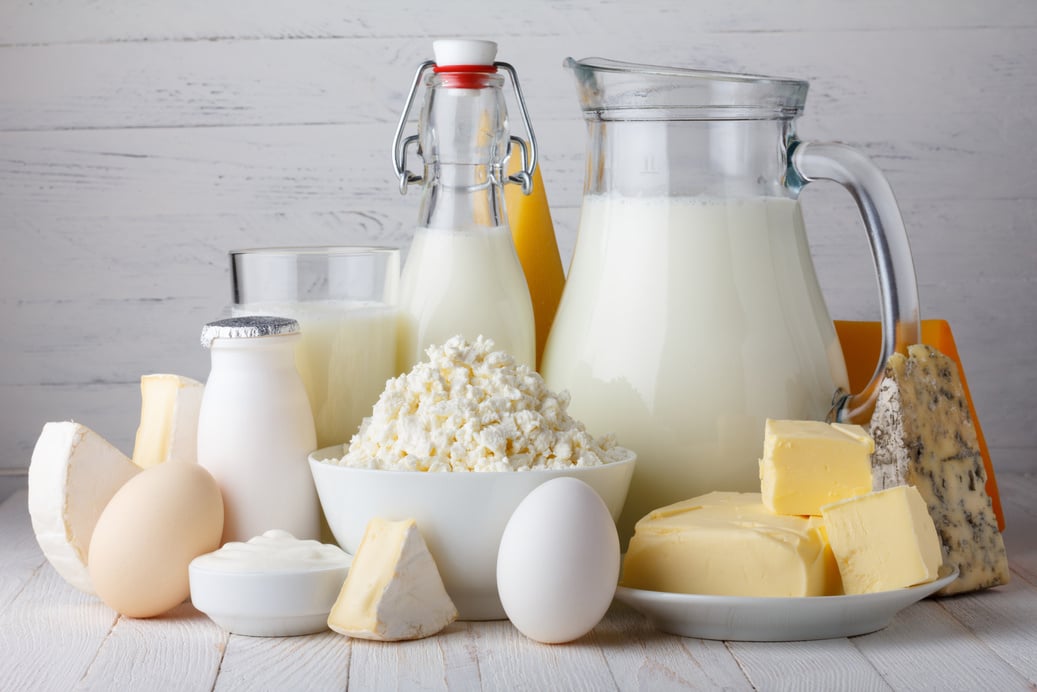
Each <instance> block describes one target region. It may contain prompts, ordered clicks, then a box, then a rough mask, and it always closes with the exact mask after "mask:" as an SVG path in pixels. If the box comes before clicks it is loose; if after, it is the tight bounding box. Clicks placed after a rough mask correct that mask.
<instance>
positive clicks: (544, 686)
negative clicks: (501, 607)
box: [475, 621, 618, 690]
mask: <svg viewBox="0 0 1037 692" xmlns="http://www.w3.org/2000/svg"><path fill="white" fill-rule="evenodd" d="M475 643H476V644H477V646H478V655H479V675H480V680H481V682H482V687H483V688H484V689H491V690H503V689H525V690H548V689H556V690H611V689H617V684H618V683H617V681H616V680H615V678H614V677H613V675H612V672H611V671H610V669H609V665H608V663H607V662H606V660H605V654H604V652H603V651H602V649H601V648H599V647H598V646H596V645H595V642H594V639H593V637H592V636H591V635H588V636H585V637H582V638H581V639H578V640H577V641H575V642H570V643H568V644H553V645H552V644H540V643H538V642H535V641H533V640H532V639H528V638H527V637H525V636H524V635H523V634H521V633H520V632H519V631H518V630H517V629H515V627H514V626H512V624H511V623H510V622H508V621H498V622H489V623H483V624H480V625H479V628H478V630H477V638H476V640H475Z"/></svg>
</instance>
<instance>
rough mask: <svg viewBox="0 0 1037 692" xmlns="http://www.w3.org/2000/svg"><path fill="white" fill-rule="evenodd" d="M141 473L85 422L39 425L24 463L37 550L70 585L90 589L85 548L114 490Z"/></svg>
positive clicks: (87, 591) (85, 590)
mask: <svg viewBox="0 0 1037 692" xmlns="http://www.w3.org/2000/svg"><path fill="white" fill-rule="evenodd" d="M138 472H140V467H139V466H137V465H136V464H134V463H133V462H132V461H130V460H129V458H127V457H126V455H124V454H123V453H122V452H120V451H119V450H118V449H116V448H115V447H113V446H112V445H111V444H109V443H108V441H107V440H105V439H104V438H103V437H101V436H100V435H98V434H97V433H95V432H94V431H93V430H91V429H90V428H88V427H86V426H85V425H80V424H79V423H74V422H72V421H64V422H59V423H47V424H46V425H44V426H43V432H42V433H40V437H39V439H38V440H37V441H36V447H35V449H34V450H33V452H32V461H31V462H30V463H29V516H30V518H31V520H32V530H33V532H34V533H35V534H36V541H37V542H38V543H39V545H40V550H42V551H43V555H44V556H45V557H46V558H47V560H48V561H49V562H50V564H51V565H52V566H53V567H54V569H55V570H57V572H58V574H60V575H61V576H62V578H64V579H65V581H67V582H68V583H69V584H71V585H72V586H74V587H76V588H77V589H79V590H80V591H83V592H85V593H89V594H92V593H94V590H93V586H92V585H91V583H90V574H89V572H87V567H86V565H87V551H88V549H89V547H90V538H91V536H93V533H94V525H96V524H97V519H98V517H99V516H100V515H101V511H102V510H103V509H104V508H105V505H107V504H108V501H109V500H111V499H112V496H113V495H115V491H117V490H118V489H119V488H121V487H122V485H123V484H124V483H125V482H126V481H128V480H129V479H130V478H132V477H133V476H135V475H136V474H137V473H138Z"/></svg>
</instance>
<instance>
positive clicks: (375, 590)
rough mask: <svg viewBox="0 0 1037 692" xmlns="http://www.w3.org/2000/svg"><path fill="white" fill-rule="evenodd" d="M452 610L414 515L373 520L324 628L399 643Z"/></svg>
mask: <svg viewBox="0 0 1037 692" xmlns="http://www.w3.org/2000/svg"><path fill="white" fill-rule="evenodd" d="M456 619H457V608H455V607H454V602H453V601H452V600H450V596H448V595H447V592H446V588H445V587H444V586H443V579H442V578H441V577H440V575H439V569H438V568H437V567H436V562H435V560H434V559H433V558H432V554H431V553H430V552H429V550H428V546H427V545H426V544H425V539H423V538H422V537H421V533H419V532H418V527H417V524H416V523H415V522H414V520H413V519H406V520H403V521H387V520H385V519H378V518H375V519H372V520H371V521H370V522H369V523H368V525H367V528H366V529H365V531H364V537H363V539H362V540H361V542H360V547H359V548H357V552H356V555H354V556H353V564H352V566H351V567H350V568H349V574H348V575H347V576H346V581H345V583H344V584H343V585H342V590H341V591H340V592H339V595H338V600H337V601H335V605H334V606H332V609H331V614H330V615H329V616H328V627H330V628H331V629H333V630H335V631H336V632H338V633H340V634H345V635H348V636H350V637H358V638H361V639H376V640H379V641H398V640H403V639H421V638H422V637H428V636H430V635H433V634H436V633H437V632H439V631H440V630H442V629H443V628H444V627H446V626H447V625H449V624H450V623H451V622H453V621H454V620H456Z"/></svg>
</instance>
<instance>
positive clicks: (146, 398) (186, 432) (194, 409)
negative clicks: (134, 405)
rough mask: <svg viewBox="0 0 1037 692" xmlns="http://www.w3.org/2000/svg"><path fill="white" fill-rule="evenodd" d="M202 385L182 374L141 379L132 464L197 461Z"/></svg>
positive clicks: (146, 465) (203, 386) (203, 388)
mask: <svg viewBox="0 0 1037 692" xmlns="http://www.w3.org/2000/svg"><path fill="white" fill-rule="evenodd" d="M204 390H205V385H203V384H202V383H201V382H198V381H197V380H192V379H191V378H190V377H183V376H181V375H168V374H155V375H144V376H142V377H141V378H140V399H141V404H140V425H139V426H138V427H137V437H136V440H135V441H134V444H133V463H135V464H137V465H138V466H141V467H143V468H148V467H150V466H154V465H155V464H161V463H164V462H166V461H170V460H176V461H186V462H192V463H193V462H195V461H197V459H198V411H199V410H200V409H201V407H202V392H203V391H204Z"/></svg>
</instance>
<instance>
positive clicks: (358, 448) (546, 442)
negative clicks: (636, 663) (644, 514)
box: [309, 337, 636, 620]
mask: <svg viewBox="0 0 1037 692" xmlns="http://www.w3.org/2000/svg"><path fill="white" fill-rule="evenodd" d="M426 354H427V358H426V360H423V361H422V362H420V363H418V364H417V365H415V366H414V368H412V369H411V370H410V371H409V372H407V373H404V374H403V375H400V376H399V377H396V378H393V379H391V380H389V381H388V382H387V383H386V387H385V390H384V391H383V392H382V395H381V396H380V397H379V399H378V401H377V403H376V404H375V405H374V408H373V410H372V413H371V416H369V417H368V418H365V419H364V422H363V423H362V424H361V426H360V429H359V430H358V431H357V433H356V435H354V436H353V438H352V440H351V441H350V442H349V443H348V444H346V445H336V446H334V447H329V448H326V449H321V450H317V451H316V452H314V453H313V454H311V455H310V460H309V461H310V469H311V471H312V472H313V478H314V483H315V485H316V487H317V494H318V496H319V497H320V502H321V506H322V508H323V510H324V514H325V516H326V518H327V521H328V526H329V527H330V528H331V531H332V533H333V534H334V535H335V539H336V541H337V542H338V543H339V545H340V546H341V547H342V548H343V549H344V550H345V551H346V552H348V553H351V554H352V553H353V552H355V551H356V549H357V547H358V546H359V545H360V540H361V538H362V537H363V533H364V529H365V527H366V526H367V523H368V522H369V521H370V520H371V519H372V518H374V517H381V518H384V519H391V520H399V519H414V520H415V521H416V522H417V525H418V529H419V530H420V531H421V534H422V536H423V537H424V539H425V541H426V543H427V544H428V546H429V550H430V551H431V553H432V556H433V557H434V558H435V560H436V564H437V566H438V568H439V571H440V574H441V576H442V577H443V583H444V585H445V586H446V589H447V592H448V593H449V594H450V597H451V599H453V601H454V604H455V605H456V606H457V609H458V612H459V614H460V617H461V618H462V619H466V620H491V619H499V618H503V617H505V614H504V610H503V607H502V606H501V604H500V599H499V598H498V596H497V587H496V559H497V550H498V548H499V546H500V538H501V534H502V533H503V531H504V527H505V525H506V524H507V522H508V519H509V518H510V517H511V514H512V512H513V511H514V510H515V508H516V507H517V506H518V504H519V503H520V502H521V501H522V500H523V499H524V498H525V497H526V495H528V494H529V492H530V491H532V490H533V489H534V488H536V487H537V486H539V485H540V484H542V483H544V482H546V481H548V480H550V479H552V478H557V477H560V476H570V477H574V478H579V479H580V480H582V481H584V482H586V483H587V484H588V485H590V486H591V487H592V488H594V490H595V491H597V493H598V494H599V495H600V496H601V498H602V500H603V501H604V502H605V505H606V507H607V508H608V510H609V512H610V513H611V514H612V517H613V519H615V518H617V517H618V516H619V513H620V510H622V508H623V502H624V501H625V499H626V494H627V491H628V489H629V487H630V479H631V477H632V475H633V471H634V464H635V463H636V456H635V454H634V453H633V452H632V451H630V450H628V449H626V448H623V447H620V446H619V445H618V444H616V441H615V439H614V438H612V437H611V436H609V435H602V436H594V435H592V434H591V433H589V432H588V431H587V430H586V428H585V427H584V425H583V424H582V423H580V422H579V421H577V420H575V419H573V418H572V417H571V416H569V414H568V413H567V408H568V405H569V398H568V394H567V393H565V392H561V393H555V392H552V391H550V390H549V389H548V388H547V386H546V385H545V383H544V380H543V378H542V377H540V375H539V374H538V373H536V372H535V371H534V370H532V369H531V368H529V367H527V366H525V365H521V364H517V363H516V362H515V360H514V359H513V358H512V357H511V356H510V355H509V354H507V353H506V352H503V351H496V350H494V348H493V342H492V341H491V340H489V339H484V338H482V337H479V338H477V339H475V341H473V342H468V341H466V340H465V339H463V338H461V337H454V338H452V339H450V340H448V341H447V342H446V343H444V344H442V345H439V346H432V347H430V348H429V349H428V350H427V352H426Z"/></svg>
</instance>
